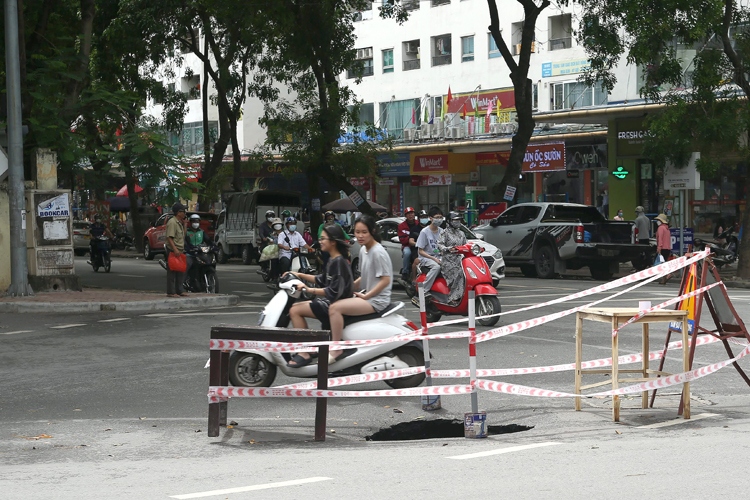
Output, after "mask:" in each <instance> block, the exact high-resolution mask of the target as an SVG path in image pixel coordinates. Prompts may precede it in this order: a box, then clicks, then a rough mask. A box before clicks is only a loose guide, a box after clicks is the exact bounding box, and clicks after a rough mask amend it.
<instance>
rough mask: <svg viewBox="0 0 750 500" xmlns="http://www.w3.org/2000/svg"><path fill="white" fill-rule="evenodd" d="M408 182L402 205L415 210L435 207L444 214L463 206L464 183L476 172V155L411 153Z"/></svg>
mask: <svg viewBox="0 0 750 500" xmlns="http://www.w3.org/2000/svg"><path fill="white" fill-rule="evenodd" d="M410 172H411V176H412V177H411V182H410V184H409V185H404V186H403V198H404V203H405V205H408V206H413V207H415V208H417V210H420V209H424V210H429V208H430V207H432V206H438V207H440V208H441V210H443V211H444V212H445V213H447V212H448V211H450V210H451V209H454V208H456V207H463V206H465V205H466V186H467V185H468V183H469V181H470V179H471V176H472V173H473V172H474V175H476V174H475V172H476V165H475V156H474V154H473V153H471V154H457V153H443V152H435V153H425V154H422V153H411V168H410Z"/></svg>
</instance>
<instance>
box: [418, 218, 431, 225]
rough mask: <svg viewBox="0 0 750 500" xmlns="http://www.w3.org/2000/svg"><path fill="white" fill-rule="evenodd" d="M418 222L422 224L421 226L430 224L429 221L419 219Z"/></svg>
mask: <svg viewBox="0 0 750 500" xmlns="http://www.w3.org/2000/svg"><path fill="white" fill-rule="evenodd" d="M419 222H420V224H422V225H423V226H426V225H427V224H429V223H430V219H419Z"/></svg>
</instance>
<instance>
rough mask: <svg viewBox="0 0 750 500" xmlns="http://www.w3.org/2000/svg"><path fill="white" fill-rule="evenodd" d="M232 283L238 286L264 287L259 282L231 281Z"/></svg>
mask: <svg viewBox="0 0 750 500" xmlns="http://www.w3.org/2000/svg"><path fill="white" fill-rule="evenodd" d="M230 283H234V284H237V285H262V284H263V283H259V282H257V281H230Z"/></svg>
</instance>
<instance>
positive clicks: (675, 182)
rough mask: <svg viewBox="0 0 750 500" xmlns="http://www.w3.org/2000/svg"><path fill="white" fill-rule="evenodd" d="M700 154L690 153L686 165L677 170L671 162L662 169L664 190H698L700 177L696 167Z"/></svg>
mask: <svg viewBox="0 0 750 500" xmlns="http://www.w3.org/2000/svg"><path fill="white" fill-rule="evenodd" d="M700 157H701V154H700V153H692V154H691V155H690V160H689V161H688V164H687V165H686V166H685V167H683V168H678V167H677V166H675V165H674V164H673V163H671V162H667V164H666V165H665V167H664V189H699V188H700V185H701V175H700V172H698V168H697V166H696V163H697V161H698V160H699V159H700Z"/></svg>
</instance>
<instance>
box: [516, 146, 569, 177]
mask: <svg viewBox="0 0 750 500" xmlns="http://www.w3.org/2000/svg"><path fill="white" fill-rule="evenodd" d="M558 170H565V143H564V142H551V143H547V144H533V145H532V144H530V145H529V147H528V148H526V155H525V156H524V158H523V166H522V167H521V171H522V172H525V173H534V172H555V171H558Z"/></svg>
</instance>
